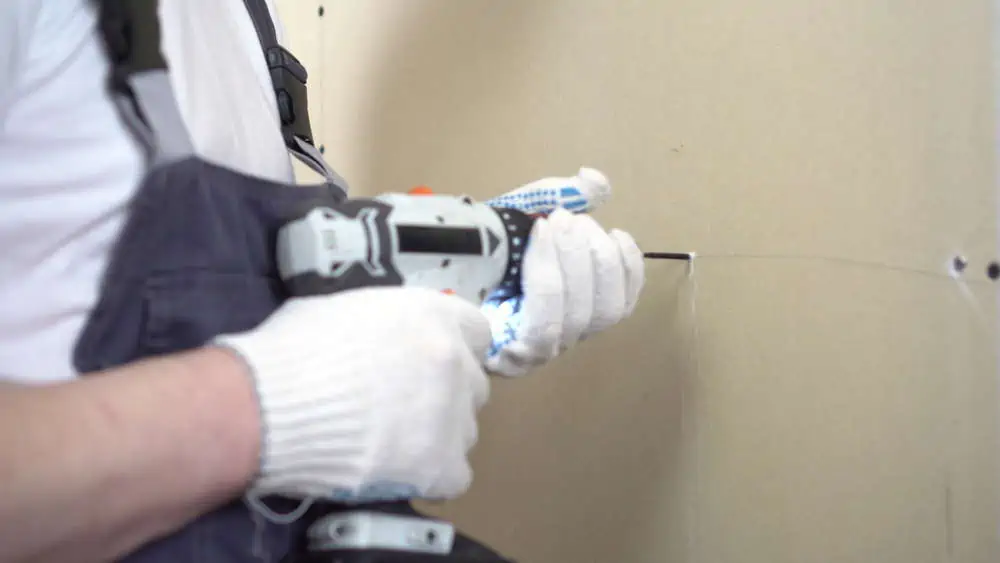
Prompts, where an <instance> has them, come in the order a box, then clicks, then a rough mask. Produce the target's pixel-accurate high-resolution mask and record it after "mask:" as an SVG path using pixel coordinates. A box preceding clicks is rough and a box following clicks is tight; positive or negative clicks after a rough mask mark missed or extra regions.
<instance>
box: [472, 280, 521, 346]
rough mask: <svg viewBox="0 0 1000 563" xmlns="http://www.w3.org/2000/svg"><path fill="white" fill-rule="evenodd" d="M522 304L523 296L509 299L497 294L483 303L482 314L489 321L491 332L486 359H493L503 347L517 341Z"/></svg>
mask: <svg viewBox="0 0 1000 563" xmlns="http://www.w3.org/2000/svg"><path fill="white" fill-rule="evenodd" d="M523 302H524V296H523V295H515V296H513V297H510V296H507V295H502V294H497V295H494V296H493V297H491V298H490V299H487V300H486V302H485V303H483V306H482V311H483V314H485V315H486V318H488V319H489V320H490V329H491V330H492V332H493V344H491V345H490V349H489V351H487V353H486V357H487V358H493V357H495V356H496V355H497V354H499V353H500V351H501V350H503V349H504V347H505V346H507V345H508V344H510V343H511V342H513V341H514V340H516V339H517V329H518V327H519V326H520V324H521V318H522V314H521V304H522V303H523Z"/></svg>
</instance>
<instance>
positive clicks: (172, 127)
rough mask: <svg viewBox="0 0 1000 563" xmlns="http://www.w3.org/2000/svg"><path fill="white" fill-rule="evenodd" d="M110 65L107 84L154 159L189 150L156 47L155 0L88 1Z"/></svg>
mask: <svg viewBox="0 0 1000 563" xmlns="http://www.w3.org/2000/svg"><path fill="white" fill-rule="evenodd" d="M93 2H94V4H95V5H96V7H97V10H98V25H99V31H100V34H101V37H102V39H103V40H104V46H105V51H106V53H107V56H108V58H109V60H110V63H111V72H110V73H109V74H108V86H109V88H110V90H111V94H112V96H113V98H114V100H115V102H116V103H117V105H118V108H119V112H120V113H121V115H122V118H123V119H124V120H125V123H126V124H127V125H128V126H129V127H130V128H131V129H132V131H133V133H134V134H135V135H136V136H137V137H138V138H139V140H140V141H141V142H142V144H143V146H144V148H145V149H146V152H147V157H148V158H149V159H150V160H151V161H152V162H153V163H154V164H156V163H162V162H165V161H171V160H176V159H178V158H182V157H184V156H188V155H190V154H192V153H193V152H194V148H193V145H192V143H191V138H190V136H189V134H188V131H187V129H186V127H185V125H184V120H183V119H182V118H181V113H180V109H179V108H178V106H177V102H176V99H175V98H174V95H173V90H172V89H171V86H170V79H169V76H168V75H167V62H166V59H165V58H164V56H163V53H162V51H161V50H160V20H159V17H158V12H157V9H158V4H159V2H158V1H157V0H93Z"/></svg>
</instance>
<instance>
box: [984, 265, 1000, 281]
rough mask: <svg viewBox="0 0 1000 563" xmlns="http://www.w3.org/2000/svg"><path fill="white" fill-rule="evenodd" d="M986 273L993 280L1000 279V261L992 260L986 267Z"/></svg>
mask: <svg viewBox="0 0 1000 563" xmlns="http://www.w3.org/2000/svg"><path fill="white" fill-rule="evenodd" d="M986 275H987V276H989V277H990V279H991V280H993V281H996V280H998V279H1000V263H997V262H990V265H989V266H987V267H986Z"/></svg>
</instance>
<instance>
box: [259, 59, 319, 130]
mask: <svg viewBox="0 0 1000 563" xmlns="http://www.w3.org/2000/svg"><path fill="white" fill-rule="evenodd" d="M265 55H266V58H267V67H268V70H269V71H270V73H271V82H272V83H273V84H274V91H275V94H276V98H277V101H278V116H279V117H280V118H281V131H282V134H283V135H284V137H285V142H287V143H291V142H292V139H293V138H294V137H299V138H300V139H302V140H303V141H306V142H307V143H309V144H312V143H313V138H312V127H311V125H310V123H309V98H308V95H307V93H306V80H307V79H308V77H309V74H308V73H307V72H306V68H305V67H304V66H302V63H300V62H299V60H298V59H296V58H295V55H293V54H292V53H291V52H289V51H288V50H287V49H285V48H284V47H282V46H280V45H278V46H275V47H271V48H270V49H268V50H267V51H266V52H265Z"/></svg>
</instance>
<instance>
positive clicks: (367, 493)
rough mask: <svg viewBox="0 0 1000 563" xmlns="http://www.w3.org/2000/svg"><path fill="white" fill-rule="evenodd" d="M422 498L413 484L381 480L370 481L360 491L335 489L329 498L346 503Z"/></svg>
mask: <svg viewBox="0 0 1000 563" xmlns="http://www.w3.org/2000/svg"><path fill="white" fill-rule="evenodd" d="M414 498H420V492H419V491H418V490H417V488H416V487H414V486H413V485H407V484H406V483H395V482H392V481H380V482H375V483H369V484H367V485H364V486H362V487H361V489H360V490H358V491H352V490H349V489H334V490H333V491H332V492H331V493H330V497H329V500H332V501H334V502H340V503H344V504H360V503H366V502H392V501H398V500H409V499H414Z"/></svg>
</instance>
